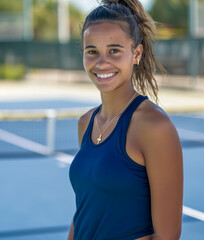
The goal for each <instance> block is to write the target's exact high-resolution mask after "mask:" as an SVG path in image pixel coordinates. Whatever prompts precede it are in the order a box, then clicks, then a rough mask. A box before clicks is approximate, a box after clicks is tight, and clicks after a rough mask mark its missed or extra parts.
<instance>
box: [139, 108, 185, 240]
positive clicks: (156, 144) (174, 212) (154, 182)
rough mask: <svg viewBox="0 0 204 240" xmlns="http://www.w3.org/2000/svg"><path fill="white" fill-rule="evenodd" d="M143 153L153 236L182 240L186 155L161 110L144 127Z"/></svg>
mask: <svg viewBox="0 0 204 240" xmlns="http://www.w3.org/2000/svg"><path fill="white" fill-rule="evenodd" d="M143 147H144V148H143V154H144V157H145V162H146V168H147V173H148V178H149V183H150V191H151V211H152V221H153V227H154V230H155V236H154V237H153V240H179V238H180V235H181V224H182V203H183V158H182V149H181V144H180V140H179V137H178V134H177V131H176V129H175V127H174V125H173V124H172V122H171V121H170V119H169V118H168V117H167V116H166V115H165V114H163V113H162V112H159V111H158V112H156V113H155V114H153V116H152V118H151V120H150V121H149V123H148V124H147V125H146V127H145V129H144V138H143Z"/></svg>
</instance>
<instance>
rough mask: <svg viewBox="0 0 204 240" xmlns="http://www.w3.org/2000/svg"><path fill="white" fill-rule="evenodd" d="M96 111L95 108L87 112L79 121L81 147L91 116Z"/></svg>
mask: <svg viewBox="0 0 204 240" xmlns="http://www.w3.org/2000/svg"><path fill="white" fill-rule="evenodd" d="M95 110H96V107H95V108H92V109H90V110H89V111H88V112H86V113H85V114H83V115H82V116H81V117H80V118H79V120H78V139H79V145H81V141H82V138H83V135H84V133H85V131H86V129H87V127H88V124H89V122H90V120H91V116H92V114H93V112H94V111H95Z"/></svg>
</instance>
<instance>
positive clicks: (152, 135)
mask: <svg viewBox="0 0 204 240" xmlns="http://www.w3.org/2000/svg"><path fill="white" fill-rule="evenodd" d="M154 29H155V28H154V24H153V21H152V20H151V18H150V17H149V16H148V14H147V13H146V12H145V11H144V9H143V7H142V5H141V4H140V2H139V1H137V0H124V1H116V0H115V1H113V0H112V1H111V0H109V1H108V0H106V1H103V2H102V5H100V6H99V7H97V8H96V9H94V10H93V11H92V12H91V13H90V14H89V15H88V16H87V18H86V20H85V23H84V26H83V29H82V40H83V60H84V67H85V69H86V71H87V74H88V75H89V77H90V79H91V80H92V81H93V83H94V84H95V85H96V87H97V88H98V90H99V91H100V94H101V100H102V104H101V105H100V106H99V107H97V108H94V109H92V110H90V111H89V112H87V113H86V114H85V115H83V116H82V117H81V118H80V119H79V123H78V130H79V143H80V150H79V152H78V153H77V155H76V157H75V159H74V160H73V162H72V164H71V166H70V172H69V174H70V180H71V184H72V187H73V189H74V192H75V194H76V213H75V215H74V217H73V222H72V225H71V228H70V232H69V236H68V240H73V239H74V240H136V239H137V240H152V239H153V240H178V239H179V238H180V234H181V222H182V199H183V164H182V150H181V145H180V141H179V138H178V135H177V132H176V129H175V127H174V125H173V124H172V122H171V121H170V119H169V117H168V116H167V114H166V113H165V112H164V111H163V110H162V109H161V108H160V107H159V106H158V105H156V104H155V103H153V102H152V101H150V99H149V98H148V97H147V96H146V93H149V94H150V95H151V96H153V97H154V98H155V100H156V102H157V90H158V88H157V84H156V81H155V79H154V76H153V73H154V71H155V67H156V66H157V67H159V68H161V66H160V65H159V63H158V62H157V61H156V60H155V57H154V55H153V53H152V48H151V41H152V37H153V33H154Z"/></svg>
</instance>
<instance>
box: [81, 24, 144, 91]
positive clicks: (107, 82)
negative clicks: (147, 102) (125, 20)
mask: <svg viewBox="0 0 204 240" xmlns="http://www.w3.org/2000/svg"><path fill="white" fill-rule="evenodd" d="M132 45H133V42H132V40H131V39H129V37H128V36H127V34H126V33H125V32H124V31H123V30H122V28H121V27H120V25H118V24H117V23H110V22H101V23H97V24H92V25H90V26H89V27H88V28H86V30H85V31H84V36H83V46H84V49H83V52H84V54H83V62H84V67H85V69H86V71H87V73H88V75H89V77H90V78H91V80H92V81H93V83H94V84H95V85H96V87H97V88H98V89H99V90H100V91H102V92H110V91H113V90H114V89H117V88H120V87H121V86H124V85H125V86H128V87H129V86H130V85H131V76H132V71H133V65H134V64H136V63H137V59H139V60H140V58H141V55H142V45H139V46H138V47H137V48H136V49H134V50H133V49H132Z"/></svg>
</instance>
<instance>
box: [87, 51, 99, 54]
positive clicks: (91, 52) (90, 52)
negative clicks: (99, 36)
mask: <svg viewBox="0 0 204 240" xmlns="http://www.w3.org/2000/svg"><path fill="white" fill-rule="evenodd" d="M88 54H90V55H93V54H97V51H94V50H90V51H88Z"/></svg>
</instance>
